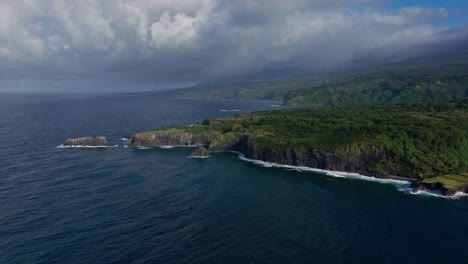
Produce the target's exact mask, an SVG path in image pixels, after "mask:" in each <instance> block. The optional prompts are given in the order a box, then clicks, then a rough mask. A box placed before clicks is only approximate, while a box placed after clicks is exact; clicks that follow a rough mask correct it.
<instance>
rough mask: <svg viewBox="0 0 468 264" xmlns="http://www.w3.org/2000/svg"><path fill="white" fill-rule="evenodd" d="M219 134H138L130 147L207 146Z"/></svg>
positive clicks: (179, 132)
mask: <svg viewBox="0 0 468 264" xmlns="http://www.w3.org/2000/svg"><path fill="white" fill-rule="evenodd" d="M220 134H221V132H218V131H213V132H209V133H199V134H196V133H189V132H183V131H155V132H145V133H138V134H135V135H134V136H133V137H132V143H131V145H130V146H134V147H138V146H145V147H160V146H194V145H208V144H209V143H210V141H212V140H213V139H214V138H215V137H216V136H218V135H220Z"/></svg>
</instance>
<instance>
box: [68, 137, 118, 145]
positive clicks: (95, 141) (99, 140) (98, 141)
mask: <svg viewBox="0 0 468 264" xmlns="http://www.w3.org/2000/svg"><path fill="white" fill-rule="evenodd" d="M63 146H64V147H112V146H114V145H112V144H109V143H108V142H107V139H106V138H105V137H96V138H92V137H80V138H69V139H67V140H65V142H64V143H63Z"/></svg>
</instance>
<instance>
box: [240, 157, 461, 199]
mask: <svg viewBox="0 0 468 264" xmlns="http://www.w3.org/2000/svg"><path fill="white" fill-rule="evenodd" d="M233 153H235V154H237V155H238V158H239V159H240V160H242V161H246V162H250V163H252V164H255V165H258V166H261V167H264V168H281V169H288V170H295V171H303V172H315V173H319V174H322V175H327V176H332V177H336V178H346V179H355V180H363V181H369V182H376V183H382V184H390V185H393V186H395V187H396V188H397V190H398V191H401V192H404V193H406V194H410V195H423V196H430V197H437V198H444V199H460V198H462V197H468V194H466V193H463V192H457V193H456V194H455V195H453V196H444V195H443V194H442V193H441V192H439V191H417V192H414V191H413V188H411V182H409V181H404V180H395V179H381V178H375V177H371V176H364V175H360V174H358V173H351V172H342V171H328V170H322V169H314V168H310V167H305V166H292V165H283V164H278V163H273V162H267V161H261V160H254V159H248V158H246V157H245V155H244V154H242V153H240V152H235V151H233Z"/></svg>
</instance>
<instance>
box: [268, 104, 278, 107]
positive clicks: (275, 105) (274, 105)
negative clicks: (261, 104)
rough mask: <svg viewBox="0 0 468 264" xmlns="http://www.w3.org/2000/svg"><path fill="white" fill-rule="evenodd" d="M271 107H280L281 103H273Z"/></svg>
mask: <svg viewBox="0 0 468 264" xmlns="http://www.w3.org/2000/svg"><path fill="white" fill-rule="evenodd" d="M270 106H271V107H280V106H281V105H277V104H273V105H270Z"/></svg>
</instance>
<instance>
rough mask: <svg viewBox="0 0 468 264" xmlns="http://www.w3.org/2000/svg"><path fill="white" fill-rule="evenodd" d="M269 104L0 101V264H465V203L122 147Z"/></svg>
mask: <svg viewBox="0 0 468 264" xmlns="http://www.w3.org/2000/svg"><path fill="white" fill-rule="evenodd" d="M276 104H278V102H273V101H225V100H176V99H161V98H158V97H157V96H155V95H152V96H151V95H145V94H128V95H125V94H120V95H119V94H114V95H52V94H43V95H38V94H35V95H34V94H23V95H13V94H0V263H100V264H103V263H468V198H467V197H458V199H446V198H441V197H439V196H436V195H431V194H418V195H416V194H411V193H410V192H408V186H407V184H405V183H399V182H375V181H369V179H365V178H362V177H360V176H356V175H354V176H353V175H351V176H349V177H348V176H343V175H336V174H333V173H326V172H317V171H307V170H299V169H297V168H292V167H275V166H271V164H265V163H260V162H255V161H254V162H253V163H252V162H250V161H248V160H243V159H240V158H239V155H238V154H235V153H220V154H212V155H211V157H210V158H208V159H189V158H187V157H186V156H187V155H188V154H189V153H190V152H191V151H192V149H190V148H173V149H132V148H125V147H124V144H125V142H124V141H123V140H122V138H123V137H126V136H130V135H131V134H133V133H136V132H139V131H145V130H149V129H152V128H157V127H161V126H168V125H173V124H179V125H189V124H194V123H197V122H200V121H201V120H202V118H203V117H223V116H231V115H234V114H236V113H246V112H250V111H257V110H264V109H274V108H276V107H275V106H274V105H276ZM100 135H101V136H106V137H107V139H108V141H110V143H113V144H116V145H118V146H117V147H114V148H105V149H63V148H59V147H58V146H60V145H61V144H62V143H63V141H64V140H65V139H67V138H70V137H81V136H100Z"/></svg>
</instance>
